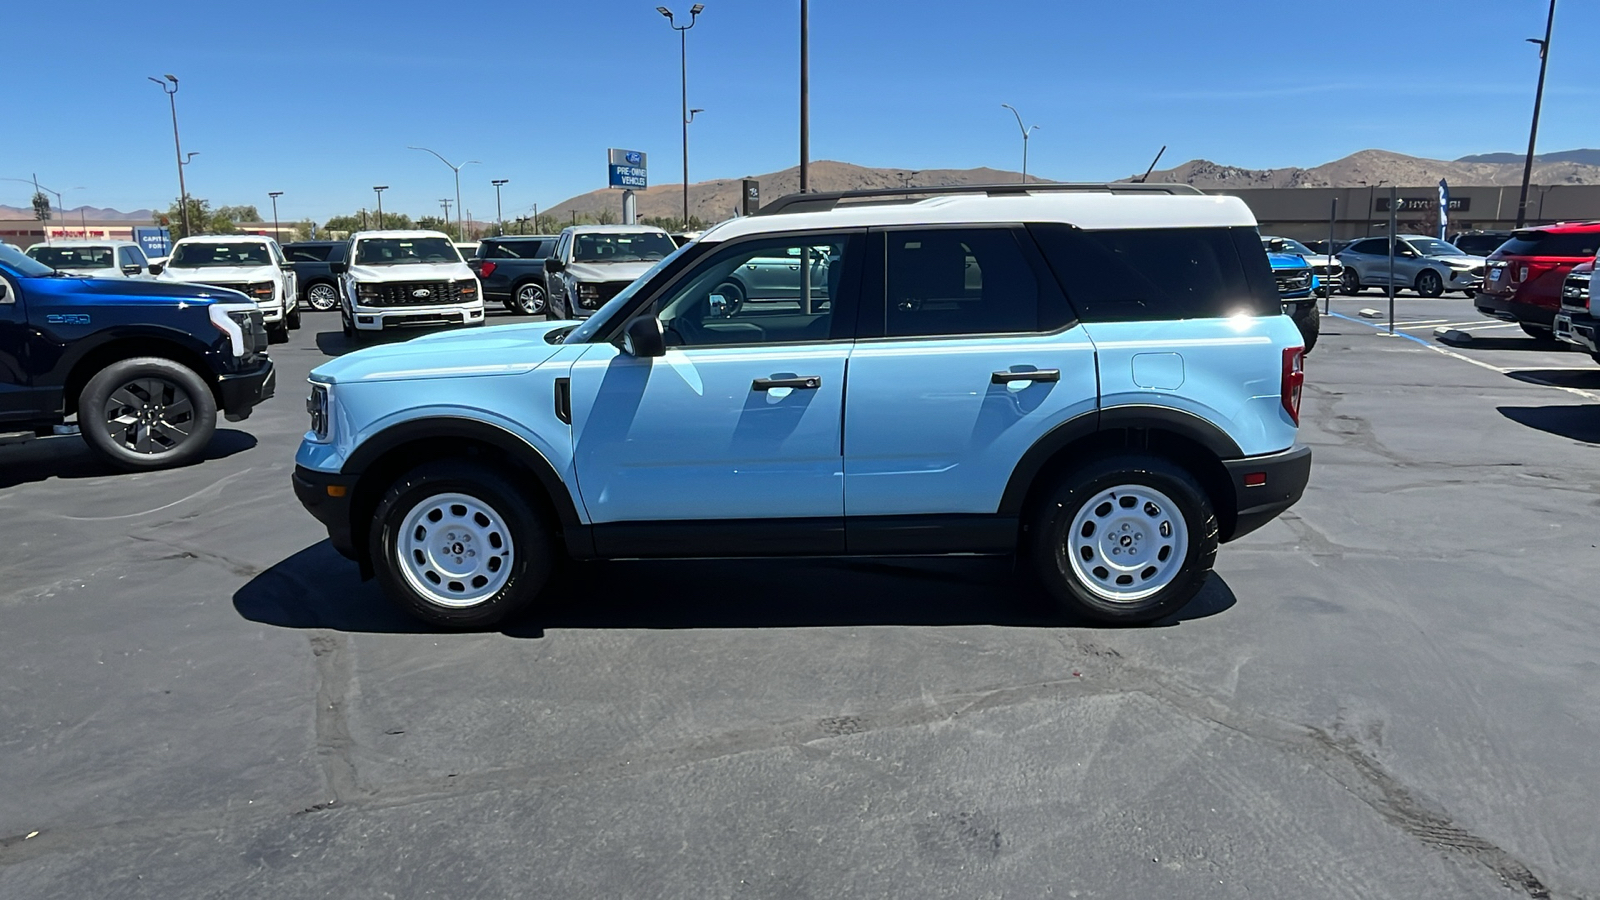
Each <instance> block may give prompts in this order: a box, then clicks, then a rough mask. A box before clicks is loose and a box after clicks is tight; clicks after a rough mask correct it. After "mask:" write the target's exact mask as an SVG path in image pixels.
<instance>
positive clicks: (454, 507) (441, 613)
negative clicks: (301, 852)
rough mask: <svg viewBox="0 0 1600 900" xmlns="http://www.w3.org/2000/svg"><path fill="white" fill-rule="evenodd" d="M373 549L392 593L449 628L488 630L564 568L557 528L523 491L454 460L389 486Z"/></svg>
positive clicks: (382, 581) (406, 607)
mask: <svg viewBox="0 0 1600 900" xmlns="http://www.w3.org/2000/svg"><path fill="white" fill-rule="evenodd" d="M370 546H371V547H372V554H373V563H374V565H373V568H374V570H375V573H376V575H377V577H378V581H379V583H380V584H381V585H382V586H383V589H384V593H385V594H387V595H388V596H389V597H391V598H393V599H394V600H395V602H397V603H398V604H399V605H400V606H401V608H403V609H404V610H405V611H406V612H408V613H410V614H412V615H414V616H417V617H419V618H422V619H425V620H427V621H429V622H432V623H433V624H435V625H441V626H444V627H446V628H487V627H489V626H492V625H495V624H497V623H499V622H501V621H504V620H505V619H506V618H508V617H510V616H512V615H514V614H515V613H518V612H520V611H521V610H523V609H525V608H526V607H527V606H528V605H529V604H531V603H532V602H533V600H534V598H535V597H536V596H538V594H539V592H540V591H541V590H543V589H544V586H545V584H546V583H547V582H548V581H549V580H550V574H551V571H552V570H553V568H554V562H555V557H554V544H553V542H552V536H551V534H550V531H549V529H548V528H547V527H546V526H545V524H544V522H543V520H542V519H541V518H540V516H539V514H538V513H537V512H535V511H534V509H533V507H532V506H531V505H529V503H528V502H527V500H525V499H524V498H523V496H522V493H521V491H520V490H519V489H518V488H517V487H516V486H515V485H513V484H511V483H510V482H509V481H506V480H505V479H504V478H502V477H500V476H499V475H497V474H496V473H494V472H493V471H491V470H489V469H487V468H484V467H481V466H476V465H473V464H471V463H466V462H460V461H454V460H446V461H441V462H434V463H428V464H426V465H423V466H419V467H418V468H416V469H413V470H412V471H410V472H409V473H407V474H406V475H404V476H403V477H401V478H400V479H399V480H398V481H396V482H395V483H394V485H393V486H392V487H390V488H389V490H388V491H387V492H386V493H385V494H384V496H383V499H382V500H381V501H380V502H379V503H378V508H377V510H376V511H375V512H374V514H373V519H372V535H371V543H370Z"/></svg>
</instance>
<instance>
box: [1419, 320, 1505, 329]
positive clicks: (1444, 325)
mask: <svg viewBox="0 0 1600 900" xmlns="http://www.w3.org/2000/svg"><path fill="white" fill-rule="evenodd" d="M1493 321H1494V320H1493V319H1471V320H1469V321H1466V322H1429V323H1427V324H1424V323H1421V322H1418V323H1417V324H1415V325H1399V326H1396V327H1399V328H1426V327H1428V326H1429V325H1431V326H1433V327H1435V328H1459V327H1461V326H1462V325H1488V324H1490V323H1491V322H1493Z"/></svg>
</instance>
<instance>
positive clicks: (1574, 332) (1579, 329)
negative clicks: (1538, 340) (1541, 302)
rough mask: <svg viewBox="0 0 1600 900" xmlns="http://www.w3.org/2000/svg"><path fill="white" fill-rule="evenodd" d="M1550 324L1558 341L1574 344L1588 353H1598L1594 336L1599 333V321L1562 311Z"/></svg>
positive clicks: (1599, 350)
mask: <svg viewBox="0 0 1600 900" xmlns="http://www.w3.org/2000/svg"><path fill="white" fill-rule="evenodd" d="M1552 324H1553V326H1554V331H1555V335H1556V338H1557V339H1558V340H1562V341H1566V342H1567V343H1569V344H1575V345H1577V346H1579V347H1582V348H1583V349H1585V350H1587V351H1589V352H1590V353H1600V345H1597V344H1596V342H1595V335H1596V333H1597V332H1600V319H1596V318H1595V317H1594V316H1591V315H1589V314H1587V313H1580V312H1573V311H1570V310H1562V311H1561V312H1559V313H1557V314H1556V317H1555V321H1554V322H1553V323H1552Z"/></svg>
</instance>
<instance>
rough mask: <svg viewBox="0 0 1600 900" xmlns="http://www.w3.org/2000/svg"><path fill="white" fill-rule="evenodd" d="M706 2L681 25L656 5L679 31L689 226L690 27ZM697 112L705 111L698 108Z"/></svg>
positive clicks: (685, 224)
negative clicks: (687, 22) (685, 23)
mask: <svg viewBox="0 0 1600 900" xmlns="http://www.w3.org/2000/svg"><path fill="white" fill-rule="evenodd" d="M705 8H706V7H705V4H703V3H696V4H695V5H693V6H691V7H689V24H687V25H679V24H678V22H677V20H676V19H674V18H673V17H672V10H670V9H667V8H666V7H665V6H658V7H656V12H658V13H661V14H662V15H663V16H666V17H667V24H668V25H670V26H672V30H673V31H676V32H677V33H678V76H679V82H680V87H681V88H682V94H683V96H682V100H683V227H685V228H688V227H689V123H690V122H692V121H694V115H693V114H692V113H690V112H689V29H691V28H693V27H694V23H695V22H696V21H698V20H699V18H700V13H701V12H704V11H705ZM695 112H705V110H700V109H697V110H695Z"/></svg>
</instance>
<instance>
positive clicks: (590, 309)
mask: <svg viewBox="0 0 1600 900" xmlns="http://www.w3.org/2000/svg"><path fill="white" fill-rule="evenodd" d="M676 249H678V245H677V244H674V243H673V242H672V237H671V236H670V235H668V234H667V233H666V232H665V231H662V230H661V229H659V228H651V227H649V226H647V225H574V226H572V227H570V228H564V229H562V230H561V235H560V236H559V237H558V238H557V239H556V247H555V250H554V251H552V252H551V254H550V257H549V258H548V259H546V260H545V262H544V269H545V272H546V273H548V276H547V279H546V280H547V285H548V287H549V290H550V300H549V303H550V305H549V310H550V312H549V315H550V317H551V318H556V319H586V318H588V317H589V316H591V315H593V314H594V311H595V310H597V309H599V308H600V307H601V306H603V305H605V302H606V301H607V300H610V299H611V298H612V297H615V296H616V295H617V294H619V293H621V291H622V289H623V288H625V287H627V286H628V285H629V284H630V283H632V281H633V280H634V279H635V278H638V277H639V276H640V275H643V274H644V273H645V272H647V271H649V269H650V267H651V266H653V265H655V264H656V263H657V262H660V261H661V260H662V259H664V258H665V257H666V256H668V255H669V254H671V253H672V251H674V250H676Z"/></svg>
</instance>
